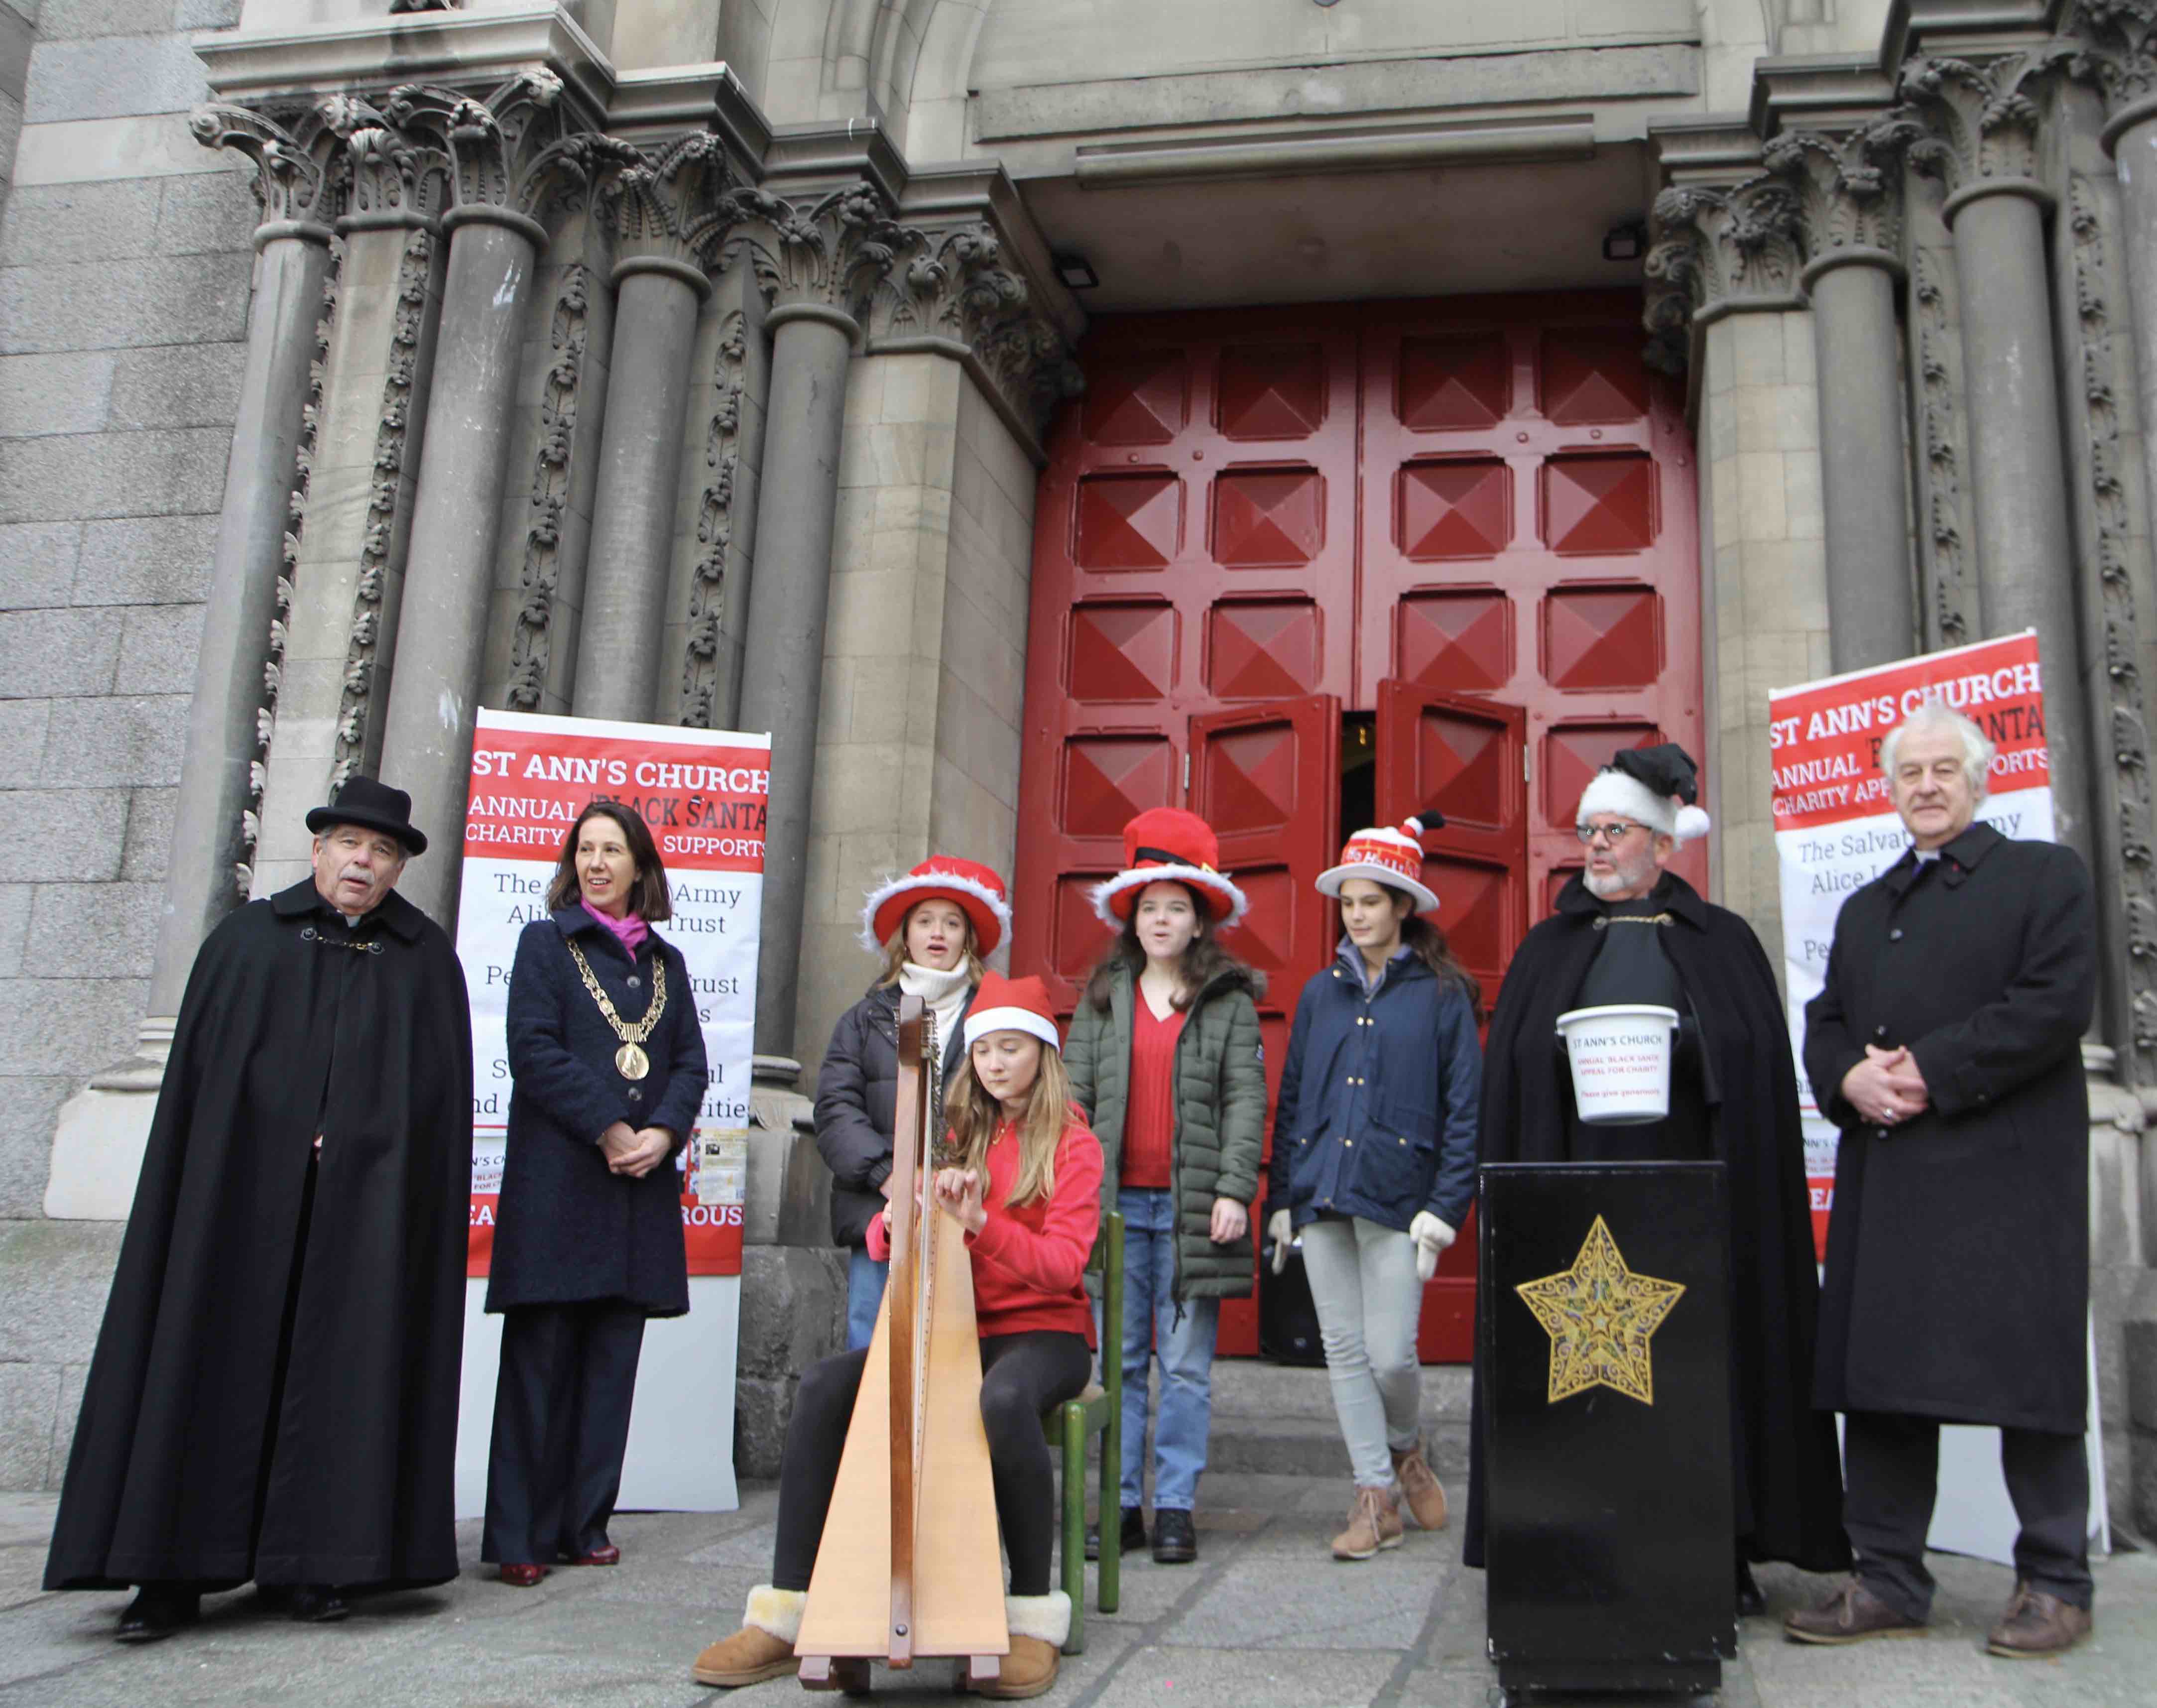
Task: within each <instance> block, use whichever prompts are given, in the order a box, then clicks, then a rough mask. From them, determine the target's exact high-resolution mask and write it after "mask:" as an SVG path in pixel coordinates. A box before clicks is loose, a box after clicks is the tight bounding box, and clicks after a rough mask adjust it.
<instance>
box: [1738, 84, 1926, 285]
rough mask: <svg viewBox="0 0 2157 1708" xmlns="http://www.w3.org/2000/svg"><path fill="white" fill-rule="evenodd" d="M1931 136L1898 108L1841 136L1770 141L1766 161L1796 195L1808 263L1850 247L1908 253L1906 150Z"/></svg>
mask: <svg viewBox="0 0 2157 1708" xmlns="http://www.w3.org/2000/svg"><path fill="white" fill-rule="evenodd" d="M1924 134H1925V132H1924V127H1923V126H1922V125H1920V124H1919V123H1918V121H1917V120H1916V118H1915V117H1913V116H1912V115H1910V114H1908V113H1906V112H1902V111H1896V112H1891V113H1886V114H1883V115H1882V116H1881V117H1879V118H1878V119H1876V120H1875V121H1873V122H1872V123H1871V124H1869V125H1866V126H1861V128H1859V129H1857V130H1855V131H1849V132H1847V133H1846V134H1844V135H1841V136H1827V135H1825V134H1823V133H1822V132H1820V131H1783V132H1781V133H1780V134H1779V135H1778V136H1774V137H1773V138H1772V139H1771V140H1770V141H1768V144H1767V146H1766V147H1764V148H1763V149H1762V151H1761V160H1762V163H1763V165H1764V166H1765V167H1767V170H1768V173H1769V174H1770V175H1771V176H1773V177H1779V178H1780V179H1782V180H1783V181H1784V183H1788V184H1789V186H1790V187H1791V188H1792V189H1793V190H1794V192H1795V193H1796V195H1797V198H1798V226H1797V229H1798V234H1799V240H1800V241H1801V242H1802V243H1803V244H1804V250H1805V255H1806V257H1807V259H1808V260H1815V261H1817V260H1820V259H1821V258H1822V257H1823V256H1826V255H1834V254H1835V253H1836V252H1837V251H1838V250H1849V249H1871V250H1885V251H1886V252H1887V253H1888V254H1890V255H1893V254H1896V253H1897V251H1898V250H1900V248H1901V244H1902V151H1903V150H1904V149H1906V148H1907V147H1909V146H1910V145H1911V144H1912V143H1913V142H1917V141H1922V140H1923V136H1924Z"/></svg>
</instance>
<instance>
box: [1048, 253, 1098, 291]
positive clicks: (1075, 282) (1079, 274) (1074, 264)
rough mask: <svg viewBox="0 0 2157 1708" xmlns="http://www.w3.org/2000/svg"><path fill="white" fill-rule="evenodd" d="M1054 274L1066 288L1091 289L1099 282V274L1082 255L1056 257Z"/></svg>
mask: <svg viewBox="0 0 2157 1708" xmlns="http://www.w3.org/2000/svg"><path fill="white" fill-rule="evenodd" d="M1056 276H1057V277H1058V278H1059V279H1061V280H1063V283H1064V286H1065V287H1066V288H1067V289H1069V290H1072V291H1091V290H1092V289H1093V288H1094V286H1097V285H1099V283H1100V282H1101V278H1100V275H1099V274H1098V273H1096V272H1095V271H1094V268H1093V264H1092V263H1091V262H1089V260H1087V259H1086V257H1085V256H1084V255H1058V256H1057V257H1056Z"/></svg>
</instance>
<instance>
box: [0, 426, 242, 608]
mask: <svg viewBox="0 0 2157 1708" xmlns="http://www.w3.org/2000/svg"><path fill="white" fill-rule="evenodd" d="M228 445H229V440H228ZM223 496H224V487H223V486H221V485H220V486H219V487H218V488H217V490H216V491H215V492H214V493H213V494H212V495H211V496H208V497H207V498H205V499H204V500H203V505H204V508H203V511H202V512H199V513H197V514H193V515H187V516H144V517H121V518H119V519H117V520H115V521H111V522H88V523H85V525H84V526H83V529H82V547H81V553H80V558H78V560H77V564H76V569H75V599H74V602H75V604H185V603H188V602H189V601H194V600H200V599H204V598H207V597H208V594H209V570H210V559H211V557H212V554H213V553H214V552H215V551H216V549H217V525H218V518H217V516H216V514H215V511H216V507H217V505H218V502H219V500H220V499H221V498H222V497H223ZM4 537H5V532H4V530H0V538H4ZM0 561H4V558H0Z"/></svg>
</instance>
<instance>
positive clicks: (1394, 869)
mask: <svg viewBox="0 0 2157 1708" xmlns="http://www.w3.org/2000/svg"><path fill="white" fill-rule="evenodd" d="M1444 822H1445V821H1444V819H1443V818H1441V817H1440V816H1439V815H1438V814H1437V813H1435V812H1426V813H1424V814H1423V815H1421V816H1420V817H1418V818H1406V819H1403V820H1402V821H1401V822H1400V825H1399V826H1398V828H1395V827H1394V826H1391V825H1373V826H1372V827H1371V828H1370V829H1369V830H1367V831H1356V834H1355V835H1354V836H1351V837H1350V838H1349V839H1348V841H1347V843H1346V846H1344V847H1342V849H1341V863H1340V864H1339V865H1338V866H1329V867H1326V870H1325V871H1323V872H1320V873H1319V874H1318V893H1320V895H1326V896H1338V895H1339V894H1340V893H1341V885H1342V884H1344V883H1346V882H1348V880H1349V879H1350V878H1351V877H1367V878H1369V879H1370V880H1371V882H1373V883H1382V884H1384V885H1385V886H1386V887H1387V888H1389V889H1397V890H1399V891H1400V892H1401V893H1403V894H1404V895H1410V896H1413V897H1414V898H1415V904H1416V905H1415V910H1416V912H1418V913H1436V912H1437V911H1438V898H1437V896H1435V895H1434V894H1433V893H1431V890H1430V888H1429V886H1428V885H1426V884H1425V883H1424V882H1423V832H1424V831H1426V830H1433V831H1434V830H1436V829H1437V828H1438V827H1439V826H1440V825H1442V824H1444Z"/></svg>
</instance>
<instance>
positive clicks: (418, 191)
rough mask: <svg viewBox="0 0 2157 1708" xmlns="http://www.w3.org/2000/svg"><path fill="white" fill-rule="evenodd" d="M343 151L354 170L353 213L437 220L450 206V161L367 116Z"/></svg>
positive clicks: (376, 116)
mask: <svg viewBox="0 0 2157 1708" xmlns="http://www.w3.org/2000/svg"><path fill="white" fill-rule="evenodd" d="M367 117H368V120H369V121H371V122H369V123H366V124H363V125H358V126H354V127H353V131H352V135H351V140H350V141H349V142H348V143H347V146H346V152H347V155H348V157H349V158H350V162H351V166H352V193H351V207H350V209H349V210H348V211H350V212H351V213H362V214H384V213H409V214H417V215H419V216H420V217H421V218H423V219H436V218H439V217H440V213H441V212H442V210H443V208H445V207H446V206H447V205H448V203H449V183H448V177H449V164H450V163H449V158H448V157H447V156H446V155H445V154H443V153H442V152H440V150H439V149H434V148H427V147H420V145H419V144H417V143H415V142H414V141H412V140H411V138H409V136H402V135H399V133H398V132H397V131H393V130H391V129H389V127H388V126H386V125H385V123H384V121H383V118H382V116H381V115H380V114H378V113H375V112H373V111H371V110H370V111H368V113H367Z"/></svg>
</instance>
